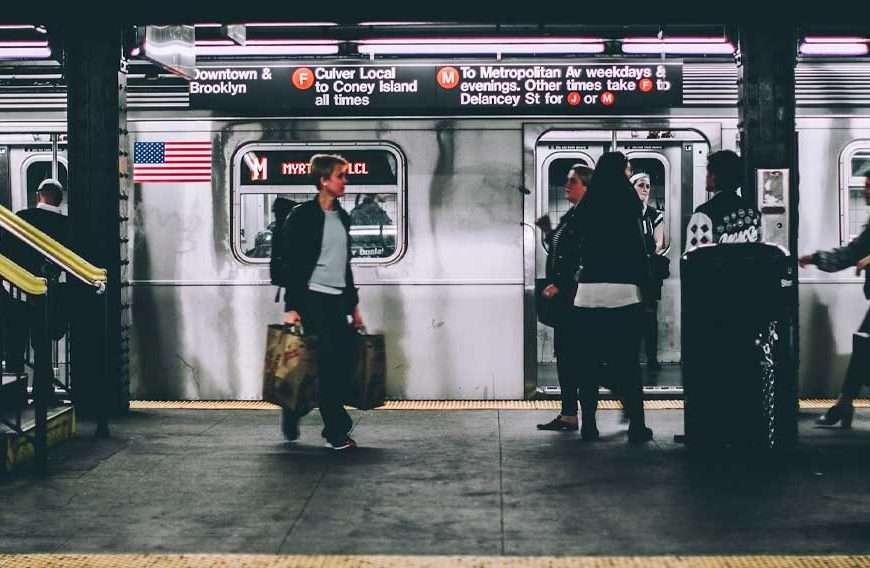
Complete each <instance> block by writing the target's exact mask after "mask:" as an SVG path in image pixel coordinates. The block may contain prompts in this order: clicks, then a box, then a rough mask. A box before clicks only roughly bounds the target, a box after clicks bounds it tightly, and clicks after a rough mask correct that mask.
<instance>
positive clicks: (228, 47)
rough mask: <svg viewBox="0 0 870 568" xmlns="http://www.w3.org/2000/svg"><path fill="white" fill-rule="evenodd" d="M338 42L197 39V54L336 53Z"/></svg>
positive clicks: (267, 54)
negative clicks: (234, 41) (241, 42)
mask: <svg viewBox="0 0 870 568" xmlns="http://www.w3.org/2000/svg"><path fill="white" fill-rule="evenodd" d="M337 53H338V42H337V41H333V40H303V39H298V40H286V39H249V40H248V41H247V42H246V43H245V45H237V44H235V43H233V42H231V41H228V40H199V41H197V42H196V54H197V56H200V55H202V56H232V55H264V56H269V55H336V54H337Z"/></svg>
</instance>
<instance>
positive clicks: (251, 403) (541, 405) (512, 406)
mask: <svg viewBox="0 0 870 568" xmlns="http://www.w3.org/2000/svg"><path fill="white" fill-rule="evenodd" d="M834 402H835V401H834V400H829V399H806V400H802V401H800V406H801V408H805V409H813V408H828V407H829V406H831V405H832V404H834ZM559 404H560V403H559V401H558V400H390V401H387V403H386V404H384V405H383V406H381V407H380V408H378V410H553V409H558V408H559ZM855 406H857V407H859V408H868V407H870V401H868V400H856V401H855ZM643 407H644V408H645V409H647V410H679V409H681V408H683V401H682V400H647V401H644V403H643ZM130 408H132V409H167V410H278V406H276V405H274V404H271V403H269V402H263V401H261V400H131V401H130ZM598 408H599V409H602V410H619V409H621V408H622V403H621V402H619V401H618V400H602V401H599V403H598Z"/></svg>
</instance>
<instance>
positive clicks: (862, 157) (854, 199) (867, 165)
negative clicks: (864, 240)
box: [840, 143, 870, 244]
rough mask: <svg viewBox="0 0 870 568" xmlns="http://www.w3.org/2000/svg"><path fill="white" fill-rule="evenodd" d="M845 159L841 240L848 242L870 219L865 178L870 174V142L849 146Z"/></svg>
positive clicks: (844, 242) (843, 242)
mask: <svg viewBox="0 0 870 568" xmlns="http://www.w3.org/2000/svg"><path fill="white" fill-rule="evenodd" d="M845 158H846V159H845V160H843V162H842V163H843V166H844V172H843V174H844V176H843V177H844V181H845V183H844V184H843V185H842V186H841V187H842V191H843V195H842V197H841V201H840V202H841V204H842V212H843V213H842V215H841V217H842V219H841V223H842V225H841V230H840V240H841V242H842V244H846V243H847V242H849V241H851V240H852V239H854V238H855V237H857V236H858V235H859V234H860V233H861V229H862V228H863V227H864V225H866V224H867V221H868V219H870V207H868V206H867V202H866V200H865V199H864V178H865V176H870V143H864V144H863V145H862V146H860V147H854V146H853V147H852V148H851V149H850V148H847V153H846V156H845Z"/></svg>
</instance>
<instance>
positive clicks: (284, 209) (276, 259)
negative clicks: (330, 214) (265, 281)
mask: <svg viewBox="0 0 870 568" xmlns="http://www.w3.org/2000/svg"><path fill="white" fill-rule="evenodd" d="M297 205H298V203H297V202H296V201H293V200H292V199H285V198H283V197H276V198H275V201H274V203H272V213H273V214H274V215H275V226H274V228H273V229H272V251H271V253H270V255H269V278H270V279H271V280H272V284H274V285H275V286H279V287H282V288H284V287H286V286H287V283H288V282H289V278H288V275H287V270H288V268H289V267H288V266H287V263H286V262H285V259H286V258H287V251H285V250H284V247H285V246H286V245H285V239H284V235H283V232H284V230H285V228H286V227H285V226H286V224H287V217H289V216H290V212H291V211H292V210H293V208H294V207H296V206H297Z"/></svg>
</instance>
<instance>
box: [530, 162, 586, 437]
mask: <svg viewBox="0 0 870 568" xmlns="http://www.w3.org/2000/svg"><path fill="white" fill-rule="evenodd" d="M592 173H593V170H592V168H590V167H588V166H586V165H584V164H574V165H573V166H571V169H570V170H569V171H568V179H567V181H566V182H565V194H566V197H567V199H568V201H569V202H570V203H571V204H572V207H571V209H569V210H568V212H567V213H565V215H563V216H562V218H561V219H560V221H559V225H558V226H557V227H556V228H555V229H554V230H548V229H549V217H546V216H545V217H542V218H541V219H539V220H538V226H539V227H541V228H542V229H543V230H544V232H545V234H546V242H547V244H548V245H549V249H548V254H547V269H546V270H547V271H546V282H545V284H546V285H545V287H544V288H543V290H542V291H541V295H542V296H543V298H544V300H545V301H547V302H551V303H552V305H551V306H550V307H549V311H550V312H551V313H552V314H553V315H554V318H555V320H554V322H553V323H554V325H553V344H554V350H555V354H556V370H557V373H558V376H559V385H560V387H561V392H562V394H561V396H562V410H561V412H560V413H559V415H558V416H556V418H555V419H553V420H552V421H550V422H548V423H546V424H538V429H539V430H577V429H578V423H577V389H578V386H579V382H578V377H577V372H578V367H577V365H576V362H575V361H574V353H575V349H574V345H573V344H574V343H575V340H576V339H577V337H576V335H577V334H576V333H575V332H574V327H573V326H572V325H571V320H570V314H571V311H572V310H573V309H574V307H573V300H574V293H575V291H576V287H577V270H578V268H579V266H580V233H579V230H578V229H579V227H578V220H579V214H578V213H579V208H580V207H581V206H582V205H581V201H582V200H583V196H584V195H586V187H587V185H588V184H589V180H591V179H592Z"/></svg>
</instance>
